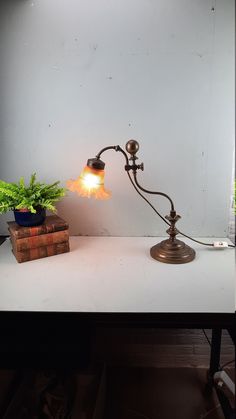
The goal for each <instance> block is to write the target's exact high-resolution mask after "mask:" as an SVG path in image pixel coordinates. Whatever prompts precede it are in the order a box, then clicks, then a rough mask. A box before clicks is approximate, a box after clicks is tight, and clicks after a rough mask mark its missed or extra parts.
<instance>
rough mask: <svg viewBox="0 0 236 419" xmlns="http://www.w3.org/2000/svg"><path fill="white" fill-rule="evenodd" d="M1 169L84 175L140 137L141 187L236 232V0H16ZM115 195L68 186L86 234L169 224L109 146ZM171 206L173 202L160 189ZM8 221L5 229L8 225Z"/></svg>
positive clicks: (0, 48)
mask: <svg viewBox="0 0 236 419" xmlns="http://www.w3.org/2000/svg"><path fill="white" fill-rule="evenodd" d="M0 20H1V21H0V95H1V102H0V153H1V156H0V178H1V179H4V180H7V181H15V180H17V179H18V178H19V177H20V176H25V177H26V179H28V178H29V176H30V174H31V173H32V172H34V171H36V172H37V174H38V177H39V179H40V180H44V181H48V182H51V181H54V180H58V179H59V180H61V181H62V183H63V184H65V182H66V180H67V179H68V178H75V177H77V176H78V175H79V172H80V170H81V168H82V167H83V166H84V164H85V162H86V160H87V158H88V157H93V156H94V155H95V154H96V153H97V152H98V151H99V150H100V149H101V148H103V147H104V146H107V145H110V144H120V145H121V146H125V143H126V141H127V140H128V139H130V138H135V139H137V140H139V142H140V152H139V156H140V162H141V161H144V164H145V171H144V172H142V173H140V183H142V184H143V185H144V186H145V187H146V188H149V189H155V190H162V191H164V192H166V193H168V194H170V196H171V197H172V198H173V200H174V202H175V204H176V209H177V211H178V212H179V213H180V214H181V215H182V220H181V221H180V222H179V228H181V229H182V230H183V231H185V232H186V233H189V234H192V235H195V236H212V235H215V236H224V235H226V232H227V226H228V218H229V206H230V190H231V185H230V182H231V173H232V152H233V143H234V1H233V0H119V1H117V0H30V1H28V0H15V1H13V0H2V1H1V2H0ZM103 159H104V160H105V161H106V163H107V166H106V167H107V176H106V186H107V187H108V188H110V189H112V191H113V197H112V199H111V200H110V201H105V202H104V201H100V202H98V201H93V200H87V199H84V198H80V197H77V196H75V195H74V194H72V193H70V192H69V193H68V195H67V197H66V198H65V199H64V200H63V201H62V202H61V203H60V204H59V205H58V211H59V215H61V216H62V217H64V218H65V219H67V221H68V222H69V224H70V227H71V228H70V230H71V233H72V234H88V235H131V236H132V235H137V236H138V235H161V234H163V233H164V232H165V229H166V226H165V225H164V223H163V221H162V220H159V218H158V217H157V216H156V215H155V214H154V213H153V212H152V210H151V209H150V208H149V207H148V206H147V205H146V204H145V203H144V202H143V201H142V200H141V199H140V198H139V197H138V196H137V194H136V192H135V191H133V190H132V187H131V185H130V184H129V182H128V179H126V177H127V175H126V173H125V172H124V170H123V165H124V161H123V157H122V155H119V154H117V153H115V152H112V151H110V152H107V153H106V154H104V155H103ZM151 199H152V202H153V203H154V204H155V205H156V206H157V207H158V208H159V210H160V211H161V212H162V213H163V214H166V213H167V212H168V211H169V204H168V201H165V200H164V199H162V198H157V197H156V198H155V197H152V198H151ZM10 219H12V214H11V213H8V214H7V215H4V216H1V217H0V233H2V234H4V233H7V228H6V220H10Z"/></svg>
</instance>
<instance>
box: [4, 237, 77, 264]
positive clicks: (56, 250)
mask: <svg viewBox="0 0 236 419" xmlns="http://www.w3.org/2000/svg"><path fill="white" fill-rule="evenodd" d="M69 251H70V245H69V241H66V242H62V243H54V244H50V245H48V246H42V247H36V248H34V249H27V250H24V251H17V250H16V249H15V247H14V246H13V247H12V252H13V254H14V255H15V258H16V260H17V262H19V263H22V262H28V261H30V260H35V259H41V258H45V257H47V256H54V255H60V254H62V253H66V252H69Z"/></svg>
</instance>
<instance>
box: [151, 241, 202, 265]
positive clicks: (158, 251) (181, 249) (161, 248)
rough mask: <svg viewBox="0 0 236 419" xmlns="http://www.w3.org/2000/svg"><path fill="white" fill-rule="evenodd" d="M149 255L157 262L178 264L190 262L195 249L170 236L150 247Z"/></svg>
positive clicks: (193, 256)
mask: <svg viewBox="0 0 236 419" xmlns="http://www.w3.org/2000/svg"><path fill="white" fill-rule="evenodd" d="M150 255H151V256H152V258H153V259H156V260H158V261H159V262H164V263H176V264H180V263H187V262H191V261H192V260H193V259H194V258H195V250H193V249H192V248H191V247H190V246H188V245H187V244H185V243H184V242H182V241H181V240H178V239H175V240H174V241H173V240H172V239H171V238H170V239H167V240H163V241H162V242H160V243H158V244H156V245H155V246H153V247H151V249H150Z"/></svg>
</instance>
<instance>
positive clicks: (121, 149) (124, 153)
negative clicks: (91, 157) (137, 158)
mask: <svg viewBox="0 0 236 419" xmlns="http://www.w3.org/2000/svg"><path fill="white" fill-rule="evenodd" d="M107 150H115V151H120V152H121V153H122V154H123V155H124V156H125V160H126V164H127V165H128V164H129V158H128V156H127V154H126V152H125V151H124V150H123V148H121V147H120V146H119V145H110V146H108V147H104V148H102V150H100V151H99V153H98V154H97V155H96V158H97V159H100V156H101V154H102V153H104V151H107Z"/></svg>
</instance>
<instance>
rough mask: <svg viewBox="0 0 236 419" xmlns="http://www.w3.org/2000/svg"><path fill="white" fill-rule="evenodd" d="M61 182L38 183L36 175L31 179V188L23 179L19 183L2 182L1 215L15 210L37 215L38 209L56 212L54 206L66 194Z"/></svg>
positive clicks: (0, 182)
mask: <svg viewBox="0 0 236 419" xmlns="http://www.w3.org/2000/svg"><path fill="white" fill-rule="evenodd" d="M59 183H60V182H59V181H57V182H54V183H52V184H49V185H47V184H45V183H40V182H37V181H36V173H33V174H32V175H31V177H30V182H29V186H26V185H25V180H24V178H23V177H21V178H20V180H19V182H18V183H13V182H12V183H7V182H5V181H4V180H0V214H3V213H5V212H7V211H11V210H14V209H22V208H27V209H28V210H29V211H30V212H32V213H35V212H36V210H37V207H41V208H44V209H47V210H49V211H52V212H56V207H55V205H54V203H55V202H57V201H58V200H59V199H61V198H62V197H63V196H64V195H65V192H66V189H65V188H61V187H59Z"/></svg>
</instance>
